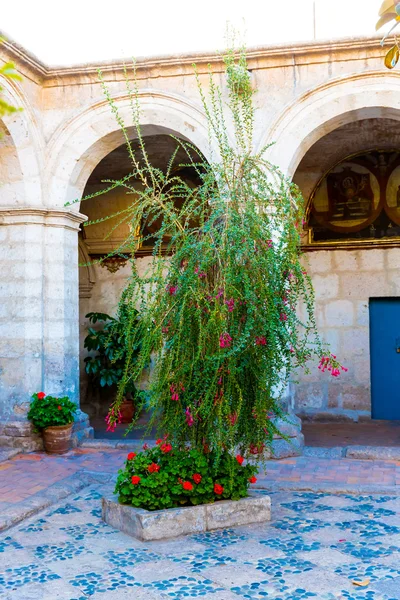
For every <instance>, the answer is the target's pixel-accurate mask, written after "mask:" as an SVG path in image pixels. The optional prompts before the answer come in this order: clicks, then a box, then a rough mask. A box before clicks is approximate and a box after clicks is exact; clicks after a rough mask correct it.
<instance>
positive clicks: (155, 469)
mask: <svg viewBox="0 0 400 600" xmlns="http://www.w3.org/2000/svg"><path fill="white" fill-rule="evenodd" d="M147 470H148V471H149V473H157V472H158V471H159V470H160V465H158V464H157V463H151V465H149V466H148V467H147Z"/></svg>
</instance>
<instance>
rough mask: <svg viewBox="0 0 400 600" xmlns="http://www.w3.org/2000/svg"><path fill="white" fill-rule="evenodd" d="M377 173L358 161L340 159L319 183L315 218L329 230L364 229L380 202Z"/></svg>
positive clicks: (315, 201)
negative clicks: (341, 160)
mask: <svg viewBox="0 0 400 600" xmlns="http://www.w3.org/2000/svg"><path fill="white" fill-rule="evenodd" d="M379 198H380V188H379V182H378V179H377V178H376V176H375V175H374V174H373V173H372V172H371V171H370V170H369V169H367V168H366V167H364V166H362V165H360V164H358V163H357V162H343V163H341V164H340V165H338V166H337V167H335V168H334V169H332V170H331V171H330V172H329V173H328V174H327V175H326V177H324V179H323V181H322V182H321V183H320V185H319V186H318V188H317V190H316V191H315V194H314V199H313V207H312V211H313V215H314V217H315V220H316V221H317V222H318V223H319V224H321V225H323V226H324V227H326V228H328V229H330V230H332V231H343V232H351V231H357V230H360V229H363V228H364V227H365V226H366V225H367V223H368V222H369V221H370V220H371V219H373V218H374V216H375V213H376V210H377V208H378V206H379Z"/></svg>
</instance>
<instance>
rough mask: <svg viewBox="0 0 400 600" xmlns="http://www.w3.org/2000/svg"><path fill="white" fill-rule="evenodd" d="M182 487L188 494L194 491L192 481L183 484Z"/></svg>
mask: <svg viewBox="0 0 400 600" xmlns="http://www.w3.org/2000/svg"><path fill="white" fill-rule="evenodd" d="M182 487H183V489H184V490H186V491H188V492H191V491H192V489H193V485H192V484H191V483H190V481H184V482H183V483H182Z"/></svg>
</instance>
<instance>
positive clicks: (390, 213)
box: [307, 150, 400, 244]
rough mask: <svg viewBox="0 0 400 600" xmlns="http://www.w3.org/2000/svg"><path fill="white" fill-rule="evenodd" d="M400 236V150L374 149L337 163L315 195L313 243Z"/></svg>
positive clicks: (311, 221) (310, 213)
mask: <svg viewBox="0 0 400 600" xmlns="http://www.w3.org/2000/svg"><path fill="white" fill-rule="evenodd" d="M397 239H399V240H400V150H390V151H380V150H370V151H368V152H364V153H360V154H358V155H356V156H352V157H351V158H347V159H344V160H343V161H342V162H340V163H339V164H337V165H335V166H334V167H333V168H332V169H331V170H330V171H329V172H328V173H326V175H325V176H324V177H323V178H322V179H321V180H320V181H319V183H318V184H317V186H316V187H315V189H314V191H313V193H312V194H311V197H310V205H309V211H308V242H307V243H309V244H310V243H311V244H323V243H324V242H327V243H328V244H335V243H344V244H349V243H350V242H351V241H352V240H355V241H357V242H360V243H362V242H363V241H364V242H368V243H371V242H373V241H378V240H379V241H381V242H383V243H388V242H394V241H395V240H397Z"/></svg>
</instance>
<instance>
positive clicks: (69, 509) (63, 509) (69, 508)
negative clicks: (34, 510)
mask: <svg viewBox="0 0 400 600" xmlns="http://www.w3.org/2000/svg"><path fill="white" fill-rule="evenodd" d="M77 512H82V511H81V509H80V508H78V507H77V506H74V505H73V504H65V505H64V506H60V508H56V509H55V510H52V511H51V512H49V513H48V514H47V515H46V517H52V516H53V515H70V514H71V513H77Z"/></svg>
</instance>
